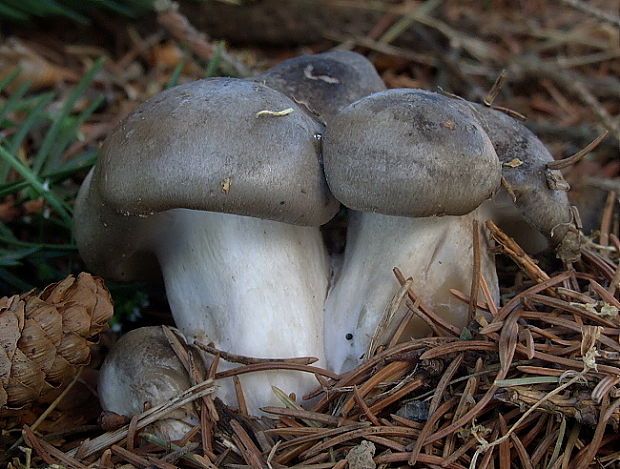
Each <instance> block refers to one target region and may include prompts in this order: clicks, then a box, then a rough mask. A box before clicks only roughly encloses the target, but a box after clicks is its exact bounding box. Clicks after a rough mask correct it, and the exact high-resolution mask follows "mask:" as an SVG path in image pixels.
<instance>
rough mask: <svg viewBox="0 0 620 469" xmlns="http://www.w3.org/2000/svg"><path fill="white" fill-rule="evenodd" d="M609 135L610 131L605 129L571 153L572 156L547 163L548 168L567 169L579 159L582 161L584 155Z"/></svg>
mask: <svg viewBox="0 0 620 469" xmlns="http://www.w3.org/2000/svg"><path fill="white" fill-rule="evenodd" d="M607 135H609V131H608V130H605V131H604V132H603V133H602V134H601V135H599V136H598V137H596V138H595V139H594V140H593V141H591V142H590V143H588V144H587V145H586V146H585V147H584V148H582V149H581V150H579V151H578V152H577V153H575V154H574V155H571V156H569V157H567V158H562V159H561V160H555V161H551V162H549V163H547V168H548V169H565V168H568V167H569V166H573V165H574V164H576V163H578V162H579V161H581V159H582V158H583V157H584V156H586V155H587V154H588V153H590V152H591V151H592V150H594V149H595V148H596V147H598V145H599V144H600V143H601V142H602V141H603V140H605V138H606V137H607Z"/></svg>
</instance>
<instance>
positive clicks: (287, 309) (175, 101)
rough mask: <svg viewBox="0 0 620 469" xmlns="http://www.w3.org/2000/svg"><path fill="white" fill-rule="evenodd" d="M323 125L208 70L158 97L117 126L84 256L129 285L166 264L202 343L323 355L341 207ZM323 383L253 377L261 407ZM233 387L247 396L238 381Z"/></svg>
mask: <svg viewBox="0 0 620 469" xmlns="http://www.w3.org/2000/svg"><path fill="white" fill-rule="evenodd" d="M283 110H290V111H287V112H286V113H283V112H281V111H283ZM263 111H269V112H267V113H264V112H263ZM278 113H279V114H278ZM321 132H322V126H321V124H319V123H318V122H317V121H315V120H314V119H313V118H312V117H310V116H309V115H308V114H307V113H306V112H305V111H303V110H301V108H300V107H299V106H298V105H297V104H296V103H295V102H293V101H292V100H291V99H289V98H287V97H286V96H284V95H282V94H281V93H279V92H277V91H275V90H273V89H271V88H269V87H267V86H264V85H262V84H259V83H252V82H248V81H245V80H236V79H225V78H218V79H207V80H201V81H197V82H192V83H189V84H186V85H181V86H178V87H175V88H172V89H170V90H168V91H166V92H164V93H162V94H160V95H157V96H155V97H153V98H152V99H150V100H148V101H147V102H145V103H143V104H142V105H140V106H139V107H138V108H137V109H136V110H135V111H134V112H133V113H132V114H131V115H130V116H129V117H128V118H127V119H126V120H125V121H124V122H123V123H122V124H121V125H119V127H118V128H117V129H115V131H114V132H112V134H111V135H110V136H109V137H108V139H107V140H106V142H105V144H104V147H103V149H102V152H101V155H100V157H99V161H98V163H97V165H96V167H95V168H94V170H93V172H92V175H90V176H89V178H88V179H87V180H86V181H85V183H84V185H83V187H82V189H81V191H80V195H79V198H78V204H77V207H76V226H75V235H76V239H77V242H78V245H79V247H80V252H81V253H82V255H83V257H84V258H85V260H86V262H87V264H88V265H89V266H90V267H91V268H92V269H93V270H95V271H97V272H99V273H101V274H103V275H105V276H107V277H108V278H113V279H118V280H130V279H133V278H138V277H140V276H144V275H148V274H149V273H150V274H152V273H153V270H154V266H156V265H159V266H160V268H161V271H162V273H163V276H164V281H165V284H166V292H167V295H168V299H169V303H170V306H171V310H172V314H173V317H174V320H175V322H176V324H177V326H178V327H179V329H180V330H181V332H182V333H183V334H184V335H185V336H186V337H187V338H188V340H189V341H190V342H191V341H193V340H201V341H204V342H207V343H213V344H214V346H215V347H217V348H220V349H221V350H224V351H226V352H229V353H233V354H240V355H249V356H254V357H274V358H277V357H280V358H286V357H293V356H300V355H301V356H314V357H317V358H318V359H319V360H322V359H323V350H324V348H323V336H322V324H323V323H322V320H323V319H322V306H323V301H324V298H325V295H326V293H327V286H328V277H329V267H328V262H327V255H326V253H325V249H324V246H323V243H322V239H321V236H320V233H319V230H318V225H320V224H322V223H324V222H326V221H327V220H329V219H330V218H331V217H332V216H333V215H334V213H335V211H336V210H337V208H338V205H337V202H336V201H335V200H334V199H333V198H332V197H331V195H330V193H329V191H328V189H327V187H326V184H325V181H324V177H323V173H322V169H321V167H320V162H319V159H320V151H319V142H318V140H317V135H318V134H320V133H321ZM314 383H315V379H314V377H313V376H311V375H308V374H301V373H296V372H284V371H283V372H268V373H259V374H253V375H248V376H244V377H243V378H242V384H243V386H244V387H245V389H246V390H247V403H248V407H249V408H250V410H251V411H252V412H257V411H258V407H259V406H261V405H266V404H269V403H272V402H274V398H273V394H272V391H271V385H277V386H278V387H281V388H282V389H284V390H286V391H287V392H295V393H296V394H297V395H299V396H301V395H303V394H304V393H305V392H306V391H307V390H308V389H309V388H310V387H312V386H314ZM220 396H221V397H223V398H224V400H225V401H226V402H229V403H233V404H234V403H235V397H234V391H233V388H232V385H231V384H230V383H227V384H224V385H223V386H222V389H221V390H220ZM110 410H114V411H116V412H119V413H125V412H128V411H129V409H121V408H119V409H110Z"/></svg>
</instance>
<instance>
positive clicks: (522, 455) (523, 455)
mask: <svg viewBox="0 0 620 469" xmlns="http://www.w3.org/2000/svg"><path fill="white" fill-rule="evenodd" d="M510 440H511V441H512V445H513V446H514V448H515V451H516V452H517V457H518V458H519V461H521V466H522V467H523V469H534V466H533V465H532V461H531V459H530V456H529V454H528V452H527V450H526V449H525V446H523V443H522V442H521V440H520V439H519V437H518V436H517V434H516V433H511V434H510Z"/></svg>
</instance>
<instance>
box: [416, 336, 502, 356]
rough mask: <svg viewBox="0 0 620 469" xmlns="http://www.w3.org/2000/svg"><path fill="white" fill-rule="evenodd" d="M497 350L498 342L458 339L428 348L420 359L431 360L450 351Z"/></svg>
mask: <svg viewBox="0 0 620 469" xmlns="http://www.w3.org/2000/svg"><path fill="white" fill-rule="evenodd" d="M497 350H498V345H497V343H495V342H491V341H488V340H457V341H454V342H449V343H447V344H442V345H438V346H437V347H433V348H431V349H428V350H427V351H426V352H424V353H423V354H422V355H421V356H420V360H430V359H431V358H438V357H443V356H444V355H448V354H450V353H458V352H465V351H476V352H484V351H489V352H496V351H497Z"/></svg>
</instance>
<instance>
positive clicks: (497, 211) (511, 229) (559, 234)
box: [472, 104, 580, 262]
mask: <svg viewBox="0 0 620 469" xmlns="http://www.w3.org/2000/svg"><path fill="white" fill-rule="evenodd" d="M472 109H473V110H474V113H475V114H476V117H477V119H478V121H479V122H480V124H481V125H482V127H483V128H484V130H485V131H486V133H487V135H488V136H489V138H490V139H491V142H492V143H493V147H494V148H495V152H496V153H497V156H498V158H499V159H500V161H501V162H502V175H503V177H504V179H505V184H504V185H505V186H506V187H507V188H508V191H510V192H511V194H508V192H507V191H506V190H505V189H502V190H501V191H500V192H498V194H497V195H496V196H495V197H494V199H493V204H492V205H494V208H493V218H494V219H495V220H496V222H497V223H498V224H499V225H500V226H501V227H502V229H504V230H505V231H506V232H507V233H508V234H510V235H512V236H514V237H515V238H516V240H517V242H518V243H519V244H520V245H521V246H522V247H524V248H526V249H527V250H528V251H530V252H533V253H537V252H539V251H542V250H543V249H545V248H546V247H547V246H548V245H549V243H551V245H552V246H553V247H554V248H555V249H556V253H557V256H558V257H559V258H560V259H561V260H563V261H565V262H572V261H575V260H577V259H578V258H579V247H580V235H579V229H578V228H577V226H576V223H575V220H574V216H575V215H574V212H573V209H572V208H571V206H570V204H569V202H568V197H567V194H566V191H567V190H568V189H569V186H568V184H567V183H566V181H565V180H564V179H563V177H562V173H561V172H560V171H558V170H553V169H549V168H548V167H547V165H548V164H549V163H551V162H552V161H554V159H553V156H551V154H550V153H549V151H548V150H547V148H546V147H545V146H544V144H543V143H542V142H541V141H540V140H539V139H538V138H537V137H536V135H534V134H533V133H532V132H531V131H530V130H529V129H527V128H526V127H525V126H524V125H523V124H521V123H520V122H519V121H517V120H516V119H513V118H512V117H510V116H509V115H507V114H505V113H503V112H500V111H496V110H494V109H491V108H489V107H486V106H482V105H479V104H475V105H472ZM513 197H514V200H513ZM532 227H533V228H535V229H534V230H532Z"/></svg>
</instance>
